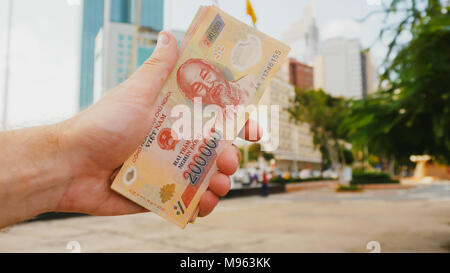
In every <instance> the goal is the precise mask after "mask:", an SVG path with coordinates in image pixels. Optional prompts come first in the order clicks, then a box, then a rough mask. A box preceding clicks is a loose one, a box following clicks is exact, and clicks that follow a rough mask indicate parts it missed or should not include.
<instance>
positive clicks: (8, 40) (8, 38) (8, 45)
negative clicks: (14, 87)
mask: <svg viewBox="0 0 450 273" xmlns="http://www.w3.org/2000/svg"><path fill="white" fill-rule="evenodd" d="M8 4H9V9H8V25H7V29H6V56H5V81H4V86H3V87H4V88H3V120H2V128H3V131H6V130H7V129H8V117H7V115H8V92H9V55H10V48H11V26H12V10H13V1H12V0H9V3H8Z"/></svg>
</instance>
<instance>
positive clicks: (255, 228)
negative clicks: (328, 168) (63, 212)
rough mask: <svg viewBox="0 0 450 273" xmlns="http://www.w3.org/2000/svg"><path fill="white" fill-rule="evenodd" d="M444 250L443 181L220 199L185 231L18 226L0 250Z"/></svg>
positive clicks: (448, 244)
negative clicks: (371, 245)
mask: <svg viewBox="0 0 450 273" xmlns="http://www.w3.org/2000/svg"><path fill="white" fill-rule="evenodd" d="M69 241H77V242H78V243H79V244H80V247H81V251H82V252H369V250H367V249H366V245H367V243H368V242H370V241H377V242H378V243H379V245H380V247H381V252H400V251H406V252H431V251H432V252H450V183H448V182H442V183H433V184H430V185H420V186H418V187H415V188H411V189H402V190H366V191H365V192H363V193H335V192H333V191H332V190H331V189H327V188H323V189H315V190H305V191H299V192H293V193H286V194H276V195H271V196H269V197H268V198H262V197H258V196H254V197H246V198H236V199H227V200H222V201H221V202H220V204H219V207H218V208H217V209H216V210H215V211H214V213H213V214H212V215H210V216H209V217H207V218H204V219H198V220H197V222H196V223H195V224H194V225H189V226H188V227H187V228H186V229H185V230H180V229H179V228H178V227H176V226H173V225H170V224H168V223H167V222H165V221H164V220H163V219H161V218H159V217H158V216H156V215H153V214H151V213H146V214H140V215H128V216H116V217H77V218H70V219H64V220H53V221H45V222H42V221H41V222H32V223H24V224H19V225H16V226H13V227H11V228H10V229H9V230H8V231H6V232H0V252H11V251H15V252H24V251H28V252H69V250H67V249H66V246H67V243H68V242H69Z"/></svg>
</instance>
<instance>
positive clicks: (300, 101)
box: [288, 88, 347, 171]
mask: <svg viewBox="0 0 450 273" xmlns="http://www.w3.org/2000/svg"><path fill="white" fill-rule="evenodd" d="M288 112H289V113H290V115H291V117H292V119H294V120H295V121H296V122H305V123H308V124H309V127H310V131H311V133H312V135H313V142H314V145H315V146H316V147H319V148H320V150H321V152H322V158H323V159H327V157H328V158H329V160H330V162H331V165H332V166H333V168H334V169H335V170H336V171H337V170H340V169H341V165H342V166H343V165H345V163H346V160H345V154H344V149H343V145H342V142H343V141H344V140H345V138H346V135H345V133H344V131H339V125H340V123H341V122H342V121H343V119H344V118H345V116H346V115H347V108H346V103H345V99H344V98H335V97H333V96H331V95H329V94H326V93H325V92H324V91H323V90H303V89H298V88H296V89H295V99H294V101H293V104H292V106H291V107H290V108H289V109H288ZM325 161H326V160H323V162H325ZM340 163H341V164H340Z"/></svg>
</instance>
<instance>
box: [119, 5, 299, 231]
mask: <svg viewBox="0 0 450 273" xmlns="http://www.w3.org/2000/svg"><path fill="white" fill-rule="evenodd" d="M179 50H180V52H179V59H178V61H177V64H176V66H175V68H174V70H173V71H172V73H171V75H170V76H169V79H168V80H167V82H166V84H165V85H164V87H163V90H162V91H161V93H160V95H159V97H158V102H157V104H156V105H157V106H156V109H155V111H154V123H153V126H152V128H151V130H150V132H149V133H148V135H147V137H146V139H145V140H143V142H142V144H141V145H140V146H139V147H138V148H137V149H136V151H135V152H134V153H133V154H132V155H131V156H130V158H129V159H128V160H127V161H126V162H125V163H124V164H123V167H122V168H121V170H120V172H119V173H118V174H117V176H116V178H115V180H114V182H113V184H112V186H111V187H112V189H113V190H115V191H117V192H118V193H120V194H122V195H124V196H125V197H127V198H129V199H131V200H132V201H134V202H136V203H137V204H139V205H141V206H143V207H145V208H147V209H149V210H150V211H152V212H155V213H157V214H159V215H161V216H163V217H165V218H166V219H167V220H169V221H170V222H172V223H175V224H176V225H178V226H180V227H181V228H184V227H185V226H186V224H187V223H188V222H189V220H190V218H191V217H192V215H193V214H194V213H195V212H196V209H197V206H198V203H199V200H200V197H201V195H202V194H203V193H204V192H205V190H206V189H207V188H208V184H209V179H210V178H211V176H212V175H213V174H214V173H215V172H216V171H217V167H216V159H217V156H218V154H220V152H221V151H222V150H223V149H224V148H225V147H226V146H227V145H230V144H231V142H232V141H233V140H234V138H235V137H236V136H237V134H238V132H239V131H240V129H241V128H242V127H243V126H244V124H245V122H246V120H247V119H248V114H246V111H247V112H248V111H249V110H248V109H247V108H246V107H249V106H250V105H257V104H258V102H259V100H260V98H261V96H262V94H263V92H264V89H265V88H266V86H267V84H268V83H269V81H270V79H271V78H272V77H273V76H274V74H275V73H276V71H277V70H278V68H279V67H280V65H281V64H282V62H283V61H284V60H285V58H286V57H287V54H288V52H289V50H290V49H289V47H288V46H286V45H285V44H283V43H281V42H279V41H277V40H275V39H273V38H271V37H269V36H267V35H265V34H263V33H261V32H259V31H258V30H257V29H255V28H254V27H250V26H248V25H247V24H245V23H242V22H240V21H238V20H237V19H235V18H233V17H231V16H230V15H228V14H226V13H225V12H223V11H222V10H220V9H219V8H217V7H216V6H206V7H201V8H200V9H199V11H198V12H197V15H196V16H195V18H194V20H193V22H192V23H191V26H190V27H189V29H188V31H187V32H186V35H185V37H184V39H183V41H182V42H181V44H180V48H179ZM242 109H244V110H242Z"/></svg>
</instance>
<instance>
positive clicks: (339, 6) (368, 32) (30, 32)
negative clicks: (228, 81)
mask: <svg viewBox="0 0 450 273" xmlns="http://www.w3.org/2000/svg"><path fill="white" fill-rule="evenodd" d="M310 1H311V0H277V1H272V0H252V3H253V7H254V10H255V12H256V15H257V16H258V22H257V26H258V29H260V30H261V31H263V32H265V33H267V34H269V35H271V36H274V37H276V38H281V35H282V33H283V32H284V31H285V30H286V29H288V28H289V26H290V25H291V24H292V23H293V22H295V21H298V20H299V19H300V18H301V17H302V15H303V8H304V7H305V5H307V4H308V3H309V2H310ZM13 2H14V12H13V27H12V43H11V46H12V50H11V74H10V96H9V100H8V102H9V110H8V121H9V126H10V127H12V128H17V127H24V126H30V125H36V124H45V123H51V122H56V121H59V120H62V119H64V118H68V117H70V116H72V115H74V114H75V113H76V112H77V110H78V109H77V104H78V77H79V51H80V27H81V20H80V19H81V7H80V6H79V5H77V3H78V2H79V0H40V1H35V0H14V1H13ZM211 2H212V1H210V0H166V3H165V5H166V7H167V9H166V13H165V15H166V20H165V23H166V25H168V26H170V27H171V28H173V29H178V30H185V29H186V28H187V27H188V26H189V24H190V21H191V20H192V18H193V17H194V15H195V12H196V11H197V9H198V7H199V6H200V5H206V4H210V3H211ZM377 2H378V1H377V0H317V24H318V26H319V28H320V37H321V39H322V40H323V39H326V38H332V37H336V36H343V37H348V38H357V39H359V40H360V41H361V45H362V47H364V48H365V47H367V46H369V45H370V44H371V43H372V42H373V41H374V39H375V37H376V35H377V33H378V31H379V29H380V27H381V17H380V16H377V17H374V18H372V19H371V20H369V21H367V22H364V23H357V22H355V21H354V19H359V18H362V17H364V15H366V14H367V13H369V12H370V11H373V10H375V9H378V8H380V6H378V5H377ZM7 3H8V1H0V53H1V55H0V56H1V57H0V68H1V70H0V71H1V73H0V90H1V92H2V91H3V83H4V73H3V69H4V65H5V58H4V56H5V55H4V53H5V45H6V43H5V37H6V18H7V16H6V15H7V10H8V8H7V7H8V5H7ZM219 5H220V7H221V8H222V9H223V10H225V11H226V12H228V13H230V14H231V15H233V16H235V17H237V18H238V19H240V20H242V21H244V22H246V23H249V24H250V23H251V20H250V18H249V17H248V16H247V15H246V14H245V0H219ZM384 53H385V48H384V47H382V46H381V45H379V44H378V45H376V46H375V47H374V48H373V54H374V55H375V57H376V58H377V59H378V61H380V60H381V58H382V56H383V54H384ZM2 99H3V96H1V97H0V102H1V104H0V107H3V101H1V100H2ZM1 115H2V111H0V118H1Z"/></svg>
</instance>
